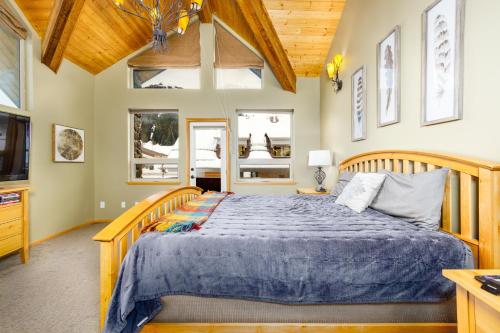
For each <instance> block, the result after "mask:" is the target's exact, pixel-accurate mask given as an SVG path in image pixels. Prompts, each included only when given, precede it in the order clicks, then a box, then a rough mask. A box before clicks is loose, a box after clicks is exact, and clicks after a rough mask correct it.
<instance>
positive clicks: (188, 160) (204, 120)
mask: <svg viewBox="0 0 500 333" xmlns="http://www.w3.org/2000/svg"><path fill="white" fill-rule="evenodd" d="M191 123H224V124H226V187H227V188H226V190H227V191H228V192H229V191H231V151H230V150H229V147H230V146H231V145H230V141H231V139H230V137H229V133H230V132H229V119H226V118H186V133H185V136H186V176H185V179H186V184H189V182H190V176H191V175H190V169H191ZM221 177H222V175H221Z"/></svg>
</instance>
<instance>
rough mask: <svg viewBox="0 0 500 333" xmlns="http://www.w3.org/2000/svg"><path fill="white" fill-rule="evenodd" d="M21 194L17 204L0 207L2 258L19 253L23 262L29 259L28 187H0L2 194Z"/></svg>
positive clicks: (0, 252)
mask: <svg viewBox="0 0 500 333" xmlns="http://www.w3.org/2000/svg"><path fill="white" fill-rule="evenodd" d="M8 193H19V195H20V200H19V202H17V203H8V204H1V205H0V257H2V256H4V255H7V254H9V253H12V252H15V251H19V250H20V254H21V261H22V262H23V263H26V262H27V261H28V259H29V221H28V187H26V186H25V187H21V186H17V187H14V186H12V187H0V194H8Z"/></svg>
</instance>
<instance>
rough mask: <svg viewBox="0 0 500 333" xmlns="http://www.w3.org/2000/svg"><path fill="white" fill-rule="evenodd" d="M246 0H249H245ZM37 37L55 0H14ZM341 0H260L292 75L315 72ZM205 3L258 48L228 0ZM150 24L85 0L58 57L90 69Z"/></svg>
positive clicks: (121, 52)
mask: <svg viewBox="0 0 500 333" xmlns="http://www.w3.org/2000/svg"><path fill="white" fill-rule="evenodd" d="M249 1H250V0H249ZM16 2H17V4H18V6H19V7H20V8H21V10H22V11H23V12H24V14H25V15H26V17H27V18H28V20H29V21H30V23H31V24H32V25H33V27H34V28H35V30H36V31H37V33H38V34H39V35H40V37H41V38H42V39H43V37H44V36H45V32H46V30H47V26H48V22H49V18H50V15H51V11H52V8H53V7H54V2H55V0H37V1H33V0H16ZM344 2H345V0H315V1H304V0H264V5H265V6H266V9H267V11H268V13H269V15H270V17H271V20H272V23H273V25H274V27H275V30H276V32H277V34H278V37H279V40H280V41H281V43H282V45H283V47H284V49H285V51H286V53H287V56H288V59H289V61H290V63H291V65H292V67H293V69H294V71H295V74H296V75H297V76H319V73H320V71H321V69H322V66H323V63H324V61H325V58H326V55H327V53H328V49H329V47H330V44H331V41H332V38H333V36H334V34H335V30H336V27H337V25H338V22H339V19H340V16H341V14H342V11H343V8H344ZM209 5H210V9H211V11H212V13H214V14H216V15H217V16H218V17H219V18H220V19H222V20H223V21H224V22H225V23H226V24H228V25H229V26H230V27H231V28H232V29H233V30H234V31H236V32H237V33H238V34H239V35H240V36H241V37H242V38H244V39H245V40H246V41H247V42H248V43H250V44H251V45H253V46H254V47H256V48H257V49H259V47H258V43H257V42H256V40H255V36H254V33H253V31H252V29H250V28H249V26H248V24H247V22H246V20H245V17H243V14H242V13H241V11H240V9H239V7H238V6H237V5H236V4H235V1H234V0H210V1H209ZM150 40H151V28H150V26H149V25H148V24H147V22H144V21H142V20H140V19H137V18H134V17H131V16H130V15H126V14H123V13H121V12H119V11H118V10H117V9H116V8H115V7H114V5H113V1H112V0H86V1H85V4H84V6H83V9H82V11H81V13H80V16H79V18H78V21H77V22H76V25H75V27H74V30H73V32H72V34H71V37H70V40H69V42H68V45H67V47H66V49H65V52H64V57H65V58H66V59H68V60H70V61H71V62H73V63H75V64H77V65H79V66H80V67H82V68H83V69H85V70H87V71H89V72H90V73H92V74H97V73H100V72H101V71H103V70H105V69H106V68H108V67H110V66H111V65H113V64H114V63H116V62H118V61H119V60H121V59H123V58H124V57H126V56H128V55H130V54H131V53H133V52H135V51H136V50H138V49H140V48H142V47H143V46H145V45H147V44H148V43H149V42H150Z"/></svg>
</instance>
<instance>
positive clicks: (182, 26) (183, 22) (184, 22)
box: [177, 10, 189, 35]
mask: <svg viewBox="0 0 500 333" xmlns="http://www.w3.org/2000/svg"><path fill="white" fill-rule="evenodd" d="M188 24H189V15H188V12H187V11H185V10H181V11H180V17H179V24H178V26H177V33H179V34H181V35H184V33H185V32H186V29H187V27H188Z"/></svg>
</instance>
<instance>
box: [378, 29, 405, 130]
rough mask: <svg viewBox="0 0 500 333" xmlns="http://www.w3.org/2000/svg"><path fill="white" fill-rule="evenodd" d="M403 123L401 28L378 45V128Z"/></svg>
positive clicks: (390, 33) (389, 34) (393, 30)
mask: <svg viewBox="0 0 500 333" xmlns="http://www.w3.org/2000/svg"><path fill="white" fill-rule="evenodd" d="M400 121H401V27H400V26H399V25H398V26H396V27H394V28H393V29H392V30H391V31H390V32H389V33H388V34H387V35H386V36H385V37H384V38H383V39H382V40H381V41H380V42H379V43H378V44H377V127H384V126H388V125H392V124H396V123H399V122H400Z"/></svg>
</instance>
